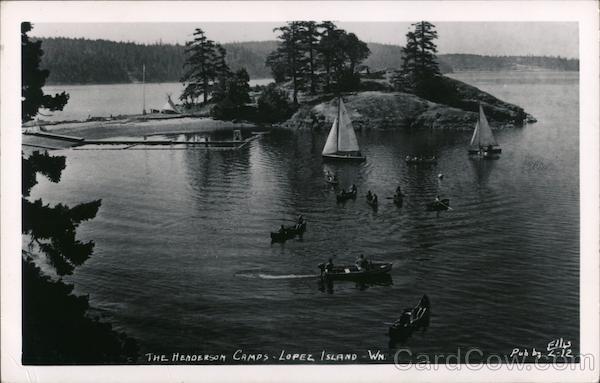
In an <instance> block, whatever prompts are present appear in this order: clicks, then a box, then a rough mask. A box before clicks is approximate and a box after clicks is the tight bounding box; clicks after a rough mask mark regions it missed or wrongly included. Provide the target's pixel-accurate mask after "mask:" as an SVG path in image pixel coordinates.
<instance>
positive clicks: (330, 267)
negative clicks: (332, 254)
mask: <svg viewBox="0 0 600 383" xmlns="http://www.w3.org/2000/svg"><path fill="white" fill-rule="evenodd" d="M332 271H333V259H332V258H329V261H327V263H326V264H325V272H327V273H331V272H332Z"/></svg>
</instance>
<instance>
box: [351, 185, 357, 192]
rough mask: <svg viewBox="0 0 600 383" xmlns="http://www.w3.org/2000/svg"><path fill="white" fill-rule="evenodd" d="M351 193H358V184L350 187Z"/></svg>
mask: <svg viewBox="0 0 600 383" xmlns="http://www.w3.org/2000/svg"><path fill="white" fill-rule="evenodd" d="M350 193H356V185H355V184H352V187H350Z"/></svg>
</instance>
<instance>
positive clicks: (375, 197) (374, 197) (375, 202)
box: [371, 193, 377, 205]
mask: <svg viewBox="0 0 600 383" xmlns="http://www.w3.org/2000/svg"><path fill="white" fill-rule="evenodd" d="M371 202H373V204H375V205H377V194H375V193H373V199H372V201H371Z"/></svg>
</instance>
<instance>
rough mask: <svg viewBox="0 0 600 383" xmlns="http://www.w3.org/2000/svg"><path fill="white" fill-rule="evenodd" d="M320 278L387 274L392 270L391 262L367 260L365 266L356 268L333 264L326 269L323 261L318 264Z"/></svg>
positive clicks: (361, 277) (352, 278)
mask: <svg viewBox="0 0 600 383" xmlns="http://www.w3.org/2000/svg"><path fill="white" fill-rule="evenodd" d="M319 269H321V278H323V279H325V280H364V279H371V278H378V277H383V276H389V275H388V273H389V272H390V271H391V270H392V264H391V263H376V262H369V263H368V266H367V267H366V268H358V266H356V265H349V266H348V265H346V266H334V267H332V268H331V269H330V270H327V269H326V267H325V264H324V263H321V264H319Z"/></svg>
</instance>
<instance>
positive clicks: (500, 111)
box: [280, 75, 535, 130]
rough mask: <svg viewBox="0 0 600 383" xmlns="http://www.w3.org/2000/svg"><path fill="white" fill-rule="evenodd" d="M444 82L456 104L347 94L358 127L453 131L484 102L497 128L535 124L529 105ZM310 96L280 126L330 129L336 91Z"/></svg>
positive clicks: (471, 119) (380, 93)
mask: <svg viewBox="0 0 600 383" xmlns="http://www.w3.org/2000/svg"><path fill="white" fill-rule="evenodd" d="M439 81H443V82H444V83H445V84H447V85H448V86H450V87H451V89H453V90H454V94H455V97H454V98H453V100H452V101H453V102H451V103H450V104H448V103H443V102H441V101H438V102H434V101H430V100H427V99H425V98H421V97H419V96H417V95H415V94H413V93H408V92H399V91H394V90H393V88H392V86H391V85H390V86H389V87H386V88H385V90H371V91H368V90H367V91H360V92H351V93H347V94H342V96H343V98H344V102H345V104H346V107H347V109H348V111H349V113H350V117H351V119H352V123H353V125H354V127H355V128H357V129H449V130H472V129H473V125H474V124H475V122H476V121H477V118H478V108H479V106H478V105H479V103H481V105H482V106H483V108H484V110H485V112H486V115H487V116H488V118H489V121H490V124H491V126H492V127H493V128H510V127H518V126H522V125H523V123H524V122H535V118H534V117H533V116H531V115H529V114H527V113H526V112H525V111H524V110H523V108H521V107H519V106H517V105H513V104H510V103H507V102H504V101H502V100H499V99H498V98H496V97H494V96H492V95H490V94H489V93H486V92H483V91H481V90H479V89H477V88H476V87H474V86H471V85H468V84H465V83H463V82H461V81H458V80H455V79H451V78H449V77H444V76H441V75H440V76H439ZM329 96H330V97H327V96H321V97H316V98H313V99H312V100H311V99H307V100H306V102H305V103H304V104H302V105H301V106H300V107H299V109H298V110H297V111H296V113H294V114H293V115H292V117H290V118H289V119H288V120H287V121H284V122H282V123H281V124H280V126H281V127H283V128H291V129H328V128H329V126H331V124H332V122H333V120H334V119H335V115H336V110H337V109H336V105H337V104H336V101H335V100H336V98H335V96H333V95H329Z"/></svg>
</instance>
